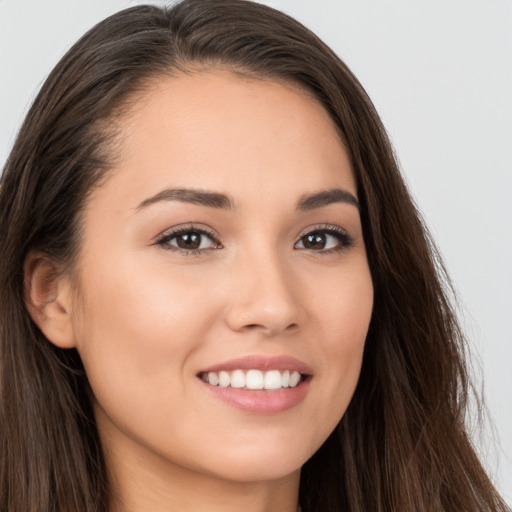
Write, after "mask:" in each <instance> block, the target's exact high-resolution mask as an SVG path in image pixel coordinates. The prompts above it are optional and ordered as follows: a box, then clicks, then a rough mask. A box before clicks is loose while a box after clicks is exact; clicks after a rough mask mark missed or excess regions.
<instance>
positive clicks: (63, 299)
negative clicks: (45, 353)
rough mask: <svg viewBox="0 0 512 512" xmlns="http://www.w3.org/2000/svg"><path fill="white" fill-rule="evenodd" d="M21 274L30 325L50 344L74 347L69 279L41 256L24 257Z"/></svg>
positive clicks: (38, 254) (36, 254) (37, 254)
mask: <svg viewBox="0 0 512 512" xmlns="http://www.w3.org/2000/svg"><path fill="white" fill-rule="evenodd" d="M24 273H25V275H24V281H25V303H26V305H27V308H28V311H29V313H30V316H31V317H32V319H33V320H34V322H35V323H36V324H37V326H38V327H39V329H41V331H42V332H43V334H44V335H45V336H46V337H47V338H48V340H49V341H50V342H52V343H53V344H54V345H56V346H58V347H60V348H73V347H75V336H74V330H73V322H72V316H71V312H72V294H71V288H70V284H69V280H68V279H66V278H65V277H63V276H62V275H60V274H59V272H58V270H57V268H56V266H55V264H54V263H53V262H52V261H51V260H50V258H48V257H47V256H46V255H44V254H41V253H31V254H29V255H28V256H27V259H26V260H25V266H24Z"/></svg>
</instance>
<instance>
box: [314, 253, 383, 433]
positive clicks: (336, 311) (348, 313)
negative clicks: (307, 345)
mask: <svg viewBox="0 0 512 512" xmlns="http://www.w3.org/2000/svg"><path fill="white" fill-rule="evenodd" d="M363 263H364V264H361V265H358V266H357V267H356V268H351V269H349V271H347V272H346V273H345V274H344V275H343V276H340V278H339V279H337V280H331V282H330V285H329V287H328V293H325V294H324V295H323V298H321V299H320V298H319V297H316V300H315V302H316V312H317V316H316V324H317V326H320V327H319V329H320V336H319V339H318V344H319V350H318V353H320V354H321V361H320V373H321V374H322V375H324V376H325V378H324V379H322V380H321V382H320V379H319V384H321V385H322V386H323V390H324V392H325V396H326V397H328V399H329V400H330V401H331V402H330V403H331V405H332V407H330V408H325V409H324V411H323V412H324V413H325V412H327V414H328V415H329V418H328V420H326V421H327V422H328V424H329V425H330V427H332V428H334V426H335V425H336V423H337V422H338V421H339V420H340V419H341V417H342V415H343V414H344V412H345V410H346V408H347V407H348V404H349V402H350V400H351V398H352V395H353V393H354V390H355V388H356V385H357V381H358V379H359V374H360V371H361V364H362V359H363V352H364V346H365V341H366V335H367V333H368V327H369V323H370V318H371V313H372V307H373V284H372V280H371V276H370V272H369V269H368V267H367V265H366V263H365V262H364V261H363ZM321 413H322V411H319V414H321Z"/></svg>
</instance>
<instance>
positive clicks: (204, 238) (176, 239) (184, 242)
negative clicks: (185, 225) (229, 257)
mask: <svg viewBox="0 0 512 512" xmlns="http://www.w3.org/2000/svg"><path fill="white" fill-rule="evenodd" d="M157 244H158V245H160V246H163V247H164V248H165V249H169V250H171V251H172V250H175V251H182V252H185V253H187V252H190V253H194V252H199V251H201V252H202V251H203V250H208V249H218V248H220V244H219V243H218V242H217V241H216V240H215V239H214V238H213V236H212V235H210V234H209V233H207V232H206V231H202V230H197V229H179V230H177V231H174V232H172V233H168V234H166V235H164V236H163V237H162V238H160V240H158V242H157Z"/></svg>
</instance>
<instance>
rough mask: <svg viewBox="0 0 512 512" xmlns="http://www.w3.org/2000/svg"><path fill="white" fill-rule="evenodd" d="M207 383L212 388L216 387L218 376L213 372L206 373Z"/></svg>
mask: <svg viewBox="0 0 512 512" xmlns="http://www.w3.org/2000/svg"><path fill="white" fill-rule="evenodd" d="M208 382H209V383H210V384H211V385H212V386H217V385H218V384H219V375H218V374H217V373H215V372H209V373H208Z"/></svg>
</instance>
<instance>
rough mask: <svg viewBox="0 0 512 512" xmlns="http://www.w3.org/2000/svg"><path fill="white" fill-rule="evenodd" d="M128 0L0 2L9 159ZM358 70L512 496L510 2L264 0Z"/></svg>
mask: <svg viewBox="0 0 512 512" xmlns="http://www.w3.org/2000/svg"><path fill="white" fill-rule="evenodd" d="M137 3H142V2H138V1H128V0H88V1H87V2H85V1H83V0H82V1H73V2H70V1H69V0H45V1H40V0H24V1H22V0H0V165H2V166H3V163H4V161H5V159H6V158H7V154H8V151H9V148H10V146H11V145H12V143H13V141H14V137H15V133H16V130H17V129H18V127H19V125H20V123H21V120H22V119H23V116H24V113H25V112H26V110H27V105H28V103H29V100H30V99H31V98H32V97H33V96H34V93H35V92H36V90H37V89H38V88H39V86H40V85H41V83H42V81H43V79H44V77H45V76H46V74H47V73H48V72H49V71H50V69H51V68H52V67H53V66H54V65H55V63H56V62H57V60H58V59H59V57H60V56H62V54H63V53H64V51H65V50H66V49H67V48H68V47H69V46H70V45H71V44H72V43H73V42H74V41H75V40H76V39H78V37H79V36H81V35H82V33H83V32H84V31H85V30H87V29H88V28H90V27H91V26H92V25H93V24H95V23H96V22H97V21H99V20H100V19H102V18H104V17H105V16H107V15H108V14H111V13H113V12H115V11H117V10H119V9H121V8H124V7H127V6H131V5H135V4H137ZM264 3H267V4H269V5H271V6H273V7H277V8H279V9H281V10H284V11H286V12H287V13H289V14H291V15H292V16H294V17H296V18H297V19H299V20H300V21H302V22H303V23H305V24H306V25H307V26H309V27H310V28H312V29H313V30H314V31H315V32H316V33H317V34H318V35H319V36H320V37H321V38H323V39H324V40H325V41H326V42H327V43H328V44H329V45H330V46H331V47H332V48H333V49H334V50H335V51H336V52H337V53H338V54H339V55H340V56H341V57H342V58H343V59H344V60H345V61H346V62H347V64H348V65H349V66H350V67H351V68H352V70H353V71H354V72H355V74H356V75H357V76H358V77H359V79H360V81H361V82H362V84H363V86H364V87H365V88H366V89H367V91H368V93H369V94H370V96H371V98H372V99H373V101H374V103H375V104H376V107H377V109H378V111H379V112H380V113H381V115H382V117H383V120H384V123H385V125H386V127H387V129H388V130H389V133H390V135H391V138H392V140H393V143H394V145H395V148H396V150H397V154H398V157H399V159H400V162H401V166H402V169H403V171H404V174H405V176H406V179H407V181H408V183H409V185H410V188H411V191H412V193H413V195H414V197H415V198H416V201H417V203H418V205H419V207H420V209H421V210H422V212H423V214H424V216H425V218H426V220H427V224H428V225H429V227H430V229H431V231H432V232H433V234H434V236H435V238H436V240H437V242H438V245H439V247H440V249H441V252H442V253H443V255H444V258H445V261H446V263H447V266H448V269H449V271H450V273H451V275H452V277H453V279H454V282H455V285H456V287H457V289H458V291H459V295H460V299H461V318H462V320H463V325H464V327H465V330H466V332H467V333H468V335H469V338H470V340H471V343H472V345H473V347H474V350H475V352H476V353H477V354H478V356H477V357H475V358H474V361H475V374H476V376H477V382H478V383H479V385H481V383H482V380H483V382H484V392H485V397H486V400H487V404H488V407H489V410H490V414H491V417H492V419H493V421H494V424H495V427H496V432H497V437H499V438H500V443H501V447H499V446H498V447H496V446H493V443H492V439H491V436H490V434H489V430H488V431H487V434H486V437H484V438H481V437H475V442H476V443H477V444H478V446H479V447H480V451H481V453H482V454H483V456H484V457H485V460H486V464H487V466H488V468H489V470H490V472H491V474H492V475H493V477H494V479H495V481H496V483H497V485H498V488H499V489H500V490H501V491H502V493H503V494H504V495H505V497H506V498H507V500H508V502H509V503H510V502H512V460H511V459H512V405H511V399H510V390H511V388H512V368H511V365H512V327H511V321H510V319H511V316H512V271H511V266H512V256H511V254H512V236H511V221H512V207H511V195H512V166H511V148H512V100H511V94H512V2H511V1H510V0H429V1H428V2H427V1H419V0H314V1H313V0H267V1H265V2H264Z"/></svg>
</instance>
